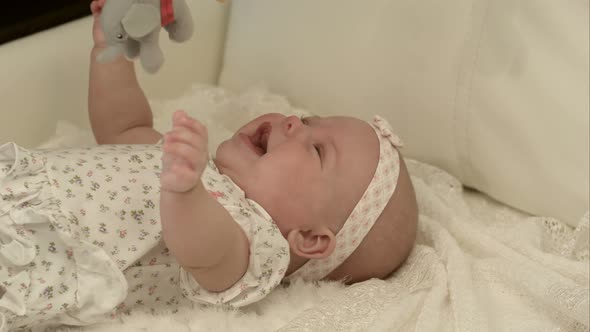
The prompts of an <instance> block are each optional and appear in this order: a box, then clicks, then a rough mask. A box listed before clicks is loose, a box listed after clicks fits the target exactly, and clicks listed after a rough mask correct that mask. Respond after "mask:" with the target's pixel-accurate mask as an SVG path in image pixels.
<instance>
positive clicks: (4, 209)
mask: <svg viewBox="0 0 590 332" xmlns="http://www.w3.org/2000/svg"><path fill="white" fill-rule="evenodd" d="M103 5H104V0H95V1H93V2H92V4H91V10H92V13H93V14H94V17H95V23H94V31H93V36H94V42H95V46H94V48H93V50H92V53H91V57H92V60H91V68H90V89H89V113H90V121H91V125H92V129H93V132H94V135H95V138H96V141H97V142H98V143H99V144H100V145H99V146H97V147H88V148H79V149H64V150H51V151H50V150H27V149H24V148H22V147H19V146H17V145H16V144H14V143H7V144H4V145H1V146H0V197H1V198H2V200H1V201H0V331H4V330H8V329H9V328H12V329H17V328H21V327H24V328H27V327H33V326H41V325H45V326H47V325H57V324H70V325H87V324H92V323H94V322H98V321H101V320H103V319H105V318H117V317H118V315H120V314H125V313H128V312H130V311H131V310H148V311H149V310H152V311H154V310H156V309H161V308H172V309H173V310H176V309H178V308H179V307H182V306H188V307H190V306H192V305H194V304H195V303H200V304H211V305H222V306H229V307H238V306H244V305H247V304H250V303H253V302H255V301H258V300H260V299H262V298H264V297H265V296H266V295H267V294H268V293H269V292H270V291H271V290H272V289H273V288H275V287H276V286H277V285H279V283H280V282H281V281H283V280H285V279H295V278H302V279H305V280H321V279H328V280H343V281H345V282H348V283H353V282H359V281H363V280H367V279H370V278H385V277H387V276H388V275H390V274H391V273H392V272H393V271H395V270H396V269H397V268H398V267H399V266H400V265H401V264H402V263H403V261H404V260H405V259H406V257H407V256H408V255H409V253H410V251H411V249H412V246H413V243H414V239H415V233H416V224H417V205H416V198H415V194H414V190H413V187H412V184H411V182H410V178H409V175H408V172H407V169H406V166H405V164H404V162H403V159H402V157H401V155H400V154H399V152H398V151H397V149H396V147H399V146H401V142H400V140H399V139H398V138H397V137H396V136H395V135H394V134H393V132H392V129H391V127H390V126H389V125H388V124H387V123H386V122H385V121H384V120H383V119H381V118H379V117H375V119H374V120H373V122H371V123H367V122H364V121H361V120H358V119H354V118H349V117H327V118H320V117H308V118H302V119H300V118H297V117H293V116H289V117H288V116H284V115H281V114H266V115H263V116H261V117H258V118H256V119H254V120H252V121H251V122H249V123H248V124H246V125H245V126H243V127H242V128H240V129H239V130H238V131H237V132H236V133H235V134H234V135H233V136H232V137H231V138H230V139H228V140H226V141H224V142H223V143H221V144H220V145H219V147H218V149H217V151H216V154H215V157H214V158H213V159H211V158H209V152H208V150H207V128H206V127H204V126H203V125H202V124H201V123H199V122H198V121H197V120H195V119H192V118H190V117H189V116H187V115H186V114H185V113H184V112H181V111H179V112H176V113H175V114H174V117H173V128H172V130H171V131H169V132H168V133H166V134H165V135H163V136H162V135H161V134H160V133H158V132H157V131H156V130H154V129H153V126H152V114H151V110H150V108H149V104H148V102H147V100H146V98H145V96H144V94H143V92H142V90H141V88H140V87H139V84H138V82H137V79H136V76H135V72H134V67H133V64H132V63H130V62H129V61H127V60H126V59H124V58H119V59H117V60H116V61H114V62H112V63H108V64H98V63H96V62H95V60H94V59H95V57H96V54H98V53H99V52H100V51H101V50H102V49H103V48H104V47H105V42H104V36H103V35H102V33H101V29H100V26H99V24H98V20H97V19H96V17H97V16H98V15H99V13H100V10H101V8H102V6H103Z"/></svg>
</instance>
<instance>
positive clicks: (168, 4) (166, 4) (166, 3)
mask: <svg viewBox="0 0 590 332" xmlns="http://www.w3.org/2000/svg"><path fill="white" fill-rule="evenodd" d="M172 1H173V0H160V13H161V16H162V26H163V27H165V26H167V25H168V24H170V23H172V22H174V6H173V5H172Z"/></svg>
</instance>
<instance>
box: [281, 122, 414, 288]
mask: <svg viewBox="0 0 590 332" xmlns="http://www.w3.org/2000/svg"><path fill="white" fill-rule="evenodd" d="M369 124H370V125H371V127H373V129H374V130H375V132H376V133H377V137H378V138H379V146H380V153H379V162H378V164H377V169H376V170H375V174H374V175H373V179H372V180H371V182H370V183H369V186H368V187H367V190H366V191H365V193H364V194H363V196H362V197H361V199H360V200H359V202H358V203H357V205H356V206H355V208H354V209H353V210H352V213H351V214H350V216H349V217H348V219H347V220H346V222H345V223H344V225H343V226H342V229H340V231H339V232H338V234H336V247H335V249H334V251H333V252H332V254H331V255H330V256H328V257H325V258H322V259H311V260H309V261H308V262H307V263H306V264H305V265H303V266H302V267H301V268H300V269H298V270H297V271H295V272H294V273H293V274H291V275H290V276H289V277H288V279H294V278H302V279H304V280H321V279H323V278H324V277H326V276H327V275H328V274H329V273H330V272H332V271H334V270H335V269H336V268H337V267H338V266H340V265H341V264H342V263H344V261H345V260H346V259H347V258H348V257H349V256H350V255H351V254H352V253H353V252H354V251H355V250H356V248H357V247H358V246H359V245H360V243H361V242H362V241H363V239H364V238H365V236H367V234H368V233H369V231H370V230H371V228H372V227H373V225H374V224H375V222H376V221H377V219H378V218H379V216H380V215H381V213H382V212H383V209H385V206H386V205H387V203H388V202H389V199H390V198H391V196H392V195H393V193H394V191H395V188H396V186H397V180H398V178H399V171H400V156H399V152H398V151H397V150H396V147H401V146H403V143H402V141H401V140H400V138H399V137H398V136H397V135H395V134H394V133H393V129H392V128H391V126H390V125H389V123H387V121H386V120H385V119H383V118H381V117H380V116H375V118H374V119H373V122H372V123H369Z"/></svg>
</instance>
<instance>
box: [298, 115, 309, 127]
mask: <svg viewBox="0 0 590 332" xmlns="http://www.w3.org/2000/svg"><path fill="white" fill-rule="evenodd" d="M299 120H301V123H303V124H304V125H307V124H308V121H307V118H306V117H305V116H303V115H302V116H300V117H299Z"/></svg>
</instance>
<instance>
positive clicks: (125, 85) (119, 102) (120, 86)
mask: <svg viewBox="0 0 590 332" xmlns="http://www.w3.org/2000/svg"><path fill="white" fill-rule="evenodd" d="M104 3H105V0H94V1H92V3H91V5H90V9H91V11H92V15H93V16H94V26H93V31H92V34H93V38H94V47H93V48H92V51H91V54H90V56H91V58H90V82H89V91H88V112H89V116H90V124H91V126H92V131H93V132H94V137H95V138H96V142H97V143H98V144H134V143H137V144H140V143H144V144H150V143H156V142H158V141H159V140H160V138H161V136H162V135H161V134H160V133H158V132H157V131H156V130H154V129H153V119H152V111H151V108H150V106H149V103H148V101H147V98H146V97H145V95H144V93H143V91H142V90H141V87H140V86H139V82H138V81H137V77H136V75H135V67H134V65H133V63H132V62H130V61H128V60H127V59H126V58H125V57H124V56H119V58H117V59H116V60H114V61H112V62H109V63H98V62H97V61H96V56H97V55H98V54H99V53H100V52H101V51H102V50H104V49H105V48H106V42H105V37H104V34H103V32H102V28H101V26H100V20H99V19H98V17H99V15H100V12H101V10H102V7H103V6H104Z"/></svg>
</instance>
